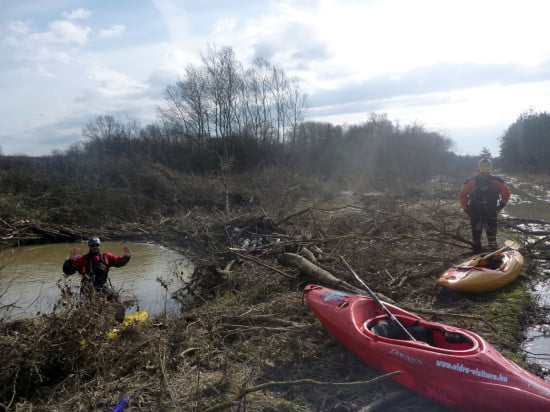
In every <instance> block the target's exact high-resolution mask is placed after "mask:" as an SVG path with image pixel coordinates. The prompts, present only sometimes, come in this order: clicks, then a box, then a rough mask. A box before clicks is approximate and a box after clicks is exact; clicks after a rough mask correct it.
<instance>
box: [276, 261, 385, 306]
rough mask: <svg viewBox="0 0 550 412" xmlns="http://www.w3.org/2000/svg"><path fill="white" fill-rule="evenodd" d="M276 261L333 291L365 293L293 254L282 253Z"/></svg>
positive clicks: (380, 295) (382, 297) (382, 296)
mask: <svg viewBox="0 0 550 412" xmlns="http://www.w3.org/2000/svg"><path fill="white" fill-rule="evenodd" d="M277 259H278V261H279V263H280V264H281V265H284V266H294V267H296V268H297V269H298V270H300V272H302V273H304V274H306V275H308V276H311V277H314V278H315V279H317V281H319V283H321V284H323V286H328V287H331V288H334V289H339V290H344V291H347V292H353V293H357V294H360V295H364V294H365V291H364V290H363V289H359V288H357V287H355V286H353V285H350V284H349V283H347V282H346V281H343V280H341V279H338V278H337V277H336V276H334V275H333V274H332V273H330V272H328V271H327V270H325V269H323V268H320V267H319V266H317V265H315V264H313V263H311V262H310V261H309V260H307V259H306V258H304V257H302V256H300V255H297V254H295V253H282V254H280V255H279V256H278V258H277ZM377 295H378V296H379V297H380V298H381V299H382V300H385V301H387V302H390V303H393V300H392V299H390V298H388V297H387V296H384V295H382V294H380V293H377Z"/></svg>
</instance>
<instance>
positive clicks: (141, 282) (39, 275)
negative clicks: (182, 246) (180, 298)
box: [0, 242, 193, 320]
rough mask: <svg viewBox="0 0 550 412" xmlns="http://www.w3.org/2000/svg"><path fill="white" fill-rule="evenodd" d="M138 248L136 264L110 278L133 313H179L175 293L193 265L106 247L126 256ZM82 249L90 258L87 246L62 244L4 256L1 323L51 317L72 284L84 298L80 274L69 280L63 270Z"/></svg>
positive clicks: (175, 257)
mask: <svg viewBox="0 0 550 412" xmlns="http://www.w3.org/2000/svg"><path fill="white" fill-rule="evenodd" d="M126 245H127V246H129V247H130V248H131V249H132V258H131V259H130V262H129V263H128V264H127V265H126V266H123V267H121V268H111V269H110V270H109V277H110V279H111V282H112V284H113V287H114V288H115V289H116V290H119V291H120V294H121V298H122V300H123V301H128V300H133V301H135V303H134V304H132V306H130V307H129V308H128V309H127V311H126V312H127V313H130V312H132V311H134V310H146V311H148V312H149V313H150V314H151V315H157V314H160V313H162V312H164V311H177V309H178V305H177V302H175V301H174V300H173V299H171V297H170V296H171V294H172V293H173V292H174V291H176V290H177V289H178V288H179V287H180V286H181V284H182V279H183V280H187V279H188V278H189V276H190V273H192V271H193V265H192V263H191V262H190V261H189V260H187V259H186V258H185V257H184V256H182V255H181V254H179V253H177V252H175V251H173V250H170V249H166V248H164V247H161V246H159V245H155V244H146V243H118V242H103V243H102V244H101V250H102V251H103V252H111V253H114V254H115V255H122V254H123V248H124V246H126ZM73 247H78V248H79V249H80V250H81V252H82V253H87V251H88V247H87V245H86V244H85V243H83V244H74V243H58V244H46V245H36V246H25V247H22V248H19V249H12V250H8V251H4V252H3V253H2V255H1V256H0V320H10V319H17V318H23V317H33V316H36V315H39V314H43V313H50V312H51V311H52V310H53V306H54V304H55V303H56V302H57V301H58V299H59V298H60V296H61V292H60V286H63V285H69V286H70V287H71V289H74V291H75V293H79V292H78V291H79V285H80V275H79V274H78V273H76V274H74V275H72V276H68V277H66V276H64V275H63V271H62V269H61V267H62V265H63V262H64V261H65V259H67V256H68V254H69V250H70V249H72V248H73Z"/></svg>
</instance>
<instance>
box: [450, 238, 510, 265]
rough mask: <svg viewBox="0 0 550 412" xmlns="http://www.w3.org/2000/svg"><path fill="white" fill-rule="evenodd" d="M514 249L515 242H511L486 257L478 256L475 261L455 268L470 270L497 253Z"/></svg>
mask: <svg viewBox="0 0 550 412" xmlns="http://www.w3.org/2000/svg"><path fill="white" fill-rule="evenodd" d="M516 248H517V245H516V242H512V243H511V244H509V245H506V246H503V247H501V248H500V249H497V250H495V251H494V252H491V253H488V254H486V255H483V256H480V257H478V258H476V259H473V260H470V262H468V264H466V265H460V266H457V267H458V268H470V267H473V266H476V265H477V264H478V263H479V262H480V261H482V260H483V259H487V258H490V257H491V256H493V255H496V254H497V253H499V252H502V251H503V250H506V249H516Z"/></svg>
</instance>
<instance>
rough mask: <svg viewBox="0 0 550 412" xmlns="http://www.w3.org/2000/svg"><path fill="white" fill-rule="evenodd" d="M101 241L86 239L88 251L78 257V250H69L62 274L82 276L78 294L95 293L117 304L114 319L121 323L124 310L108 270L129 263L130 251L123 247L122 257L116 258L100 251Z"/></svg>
mask: <svg viewBox="0 0 550 412" xmlns="http://www.w3.org/2000/svg"><path fill="white" fill-rule="evenodd" d="M100 246H101V240H100V239H99V237H97V236H93V237H91V238H90V239H88V247H89V251H88V253H87V254H85V255H80V250H79V249H78V248H73V249H71V251H70V253H69V257H68V258H67V260H65V262H64V263H63V273H65V274H66V275H73V274H74V273H76V272H78V273H80V275H81V276H82V281H81V286H80V292H81V293H82V294H84V295H88V296H91V295H93V294H94V293H95V292H97V293H100V294H101V295H102V296H104V297H105V298H106V299H107V300H108V301H111V302H114V303H115V304H117V306H118V307H117V308H116V313H115V319H117V320H118V321H120V322H122V320H123V318H124V312H125V308H124V306H123V305H122V303H120V302H119V299H118V293H116V292H115V291H114V290H113V288H112V286H111V281H110V280H109V268H111V267H121V266H124V265H125V264H126V263H128V262H129V261H130V257H131V256H132V251H131V250H130V248H129V247H128V246H125V247H124V255H123V256H116V255H114V254H112V253H109V252H103V253H101V251H100Z"/></svg>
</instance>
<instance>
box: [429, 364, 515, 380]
mask: <svg viewBox="0 0 550 412" xmlns="http://www.w3.org/2000/svg"><path fill="white" fill-rule="evenodd" d="M435 364H436V366H438V367H440V368H445V369H450V370H453V371H457V372H462V373H466V374H470V375H474V376H477V377H479V378H485V379H491V380H494V381H498V382H508V376H504V375H502V374H501V373H499V374H498V375H496V374H494V373H489V372H486V371H484V370H483V369H479V368H475V369H470V368H468V367H466V366H464V365H463V364H462V363H449V362H444V361H440V360H438V361H435Z"/></svg>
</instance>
